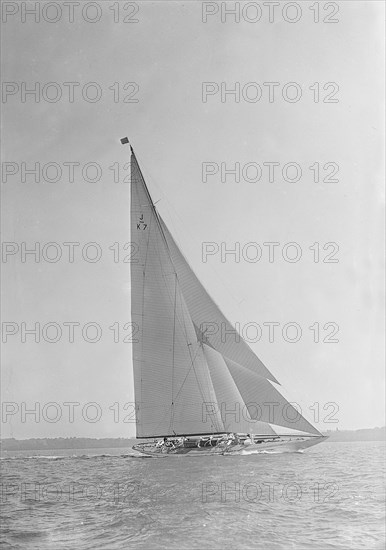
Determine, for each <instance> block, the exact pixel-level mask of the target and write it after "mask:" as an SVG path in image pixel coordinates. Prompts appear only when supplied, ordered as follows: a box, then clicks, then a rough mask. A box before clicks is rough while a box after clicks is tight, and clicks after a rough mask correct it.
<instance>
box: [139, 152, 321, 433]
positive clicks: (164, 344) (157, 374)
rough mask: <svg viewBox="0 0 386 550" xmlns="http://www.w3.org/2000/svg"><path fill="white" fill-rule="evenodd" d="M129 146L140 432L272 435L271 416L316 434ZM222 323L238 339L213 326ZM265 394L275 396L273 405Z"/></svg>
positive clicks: (218, 325)
mask: <svg viewBox="0 0 386 550" xmlns="http://www.w3.org/2000/svg"><path fill="white" fill-rule="evenodd" d="M131 152H132V156H131V246H132V250H133V254H132V257H131V316H132V322H133V324H134V327H135V334H134V338H133V371H134V392H135V404H136V422H137V424H136V426H137V437H138V438H146V437H161V436H172V435H189V434H191V435H193V434H197V435H198V434H215V433H225V432H227V433H231V432H238V433H254V434H260V435H272V434H275V433H276V432H275V431H274V430H273V428H272V427H271V426H270V424H275V425H278V426H284V427H290V428H293V429H294V430H299V431H304V432H307V433H309V434H319V432H318V431H317V430H316V429H315V428H314V427H313V426H312V425H311V424H309V423H308V422H307V420H306V419H304V418H303V417H302V416H301V415H300V414H296V413H297V411H296V410H295V409H294V408H293V407H292V405H291V404H290V403H288V401H286V400H285V398H284V397H283V396H282V395H281V394H280V393H279V392H278V390H277V389H276V388H275V387H274V386H273V384H272V383H271V382H276V383H277V380H276V379H275V377H274V376H273V375H272V374H271V373H270V371H269V370H268V369H267V368H266V367H265V365H264V364H263V363H262V362H261V361H260V359H259V358H258V357H257V356H256V355H255V354H254V353H253V351H252V350H251V348H249V346H248V345H247V344H246V342H244V340H243V339H242V338H241V336H240V335H239V334H238V333H237V332H236V331H235V329H234V328H233V326H232V325H231V323H229V321H228V320H227V319H226V317H225V316H224V315H223V313H222V312H221V311H220V309H219V308H218V306H217V305H216V304H215V303H214V302H213V300H212V299H211V297H210V296H209V294H208V293H207V292H206V290H205V289H204V287H203V286H202V285H201V283H200V282H199V280H198V279H197V277H196V276H195V274H194V273H193V271H192V270H191V268H190V266H189V264H188V263H187V261H186V260H185V258H184V257H183V255H182V254H181V252H180V250H179V248H178V246H177V244H176V243H175V241H174V239H173V238H172V236H171V234H170V232H169V230H168V228H167V226H166V224H165V223H164V222H163V220H162V219H161V217H160V216H159V214H158V212H157V211H156V209H155V207H154V204H153V202H152V199H151V197H150V194H149V191H148V189H147V186H146V183H145V180H144V178H143V175H142V172H141V169H140V167H139V165H138V161H137V159H136V156H135V154H134V151H133V149H131ZM221 324H223V326H225V328H226V330H227V334H232V333H234V338H233V339H232V338H228V339H225V340H224V339H223V338H221V337H219V335H218V331H216V330H213V327H214V329H216V327H220V326H222V325H221ZM208 326H209V327H210V330H207V327H208ZM264 403H265V404H267V403H277V405H276V408H275V406H273V405H270V407H269V411H268V412H267V410H266V405H264ZM251 404H253V405H254V406H255V408H253V406H252V405H251ZM258 407H260V409H259V408H258ZM272 407H273V410H274V415H273V416H272ZM256 410H257V411H258V413H259V414H255V411H256Z"/></svg>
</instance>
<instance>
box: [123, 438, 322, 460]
mask: <svg viewBox="0 0 386 550" xmlns="http://www.w3.org/2000/svg"><path fill="white" fill-rule="evenodd" d="M326 439H327V437H325V436H320V437H309V438H306V437H294V438H279V439H275V440H267V441H262V442H261V443H259V444H250V445H244V444H241V445H232V446H225V447H224V446H223V445H216V446H214V447H193V448H186V447H183V446H181V447H176V448H172V447H165V446H157V443H156V442H152V443H139V444H138V445H134V446H133V449H134V450H135V451H139V452H140V453H142V454H145V455H147V456H149V455H150V456H155V457H159V458H164V457H166V456H186V455H189V456H208V455H224V456H225V455H252V454H263V453H269V454H279V453H296V452H301V451H303V450H305V449H308V448H309V447H313V446H314V445H317V444H318V443H322V442H323V441H325V440H326Z"/></svg>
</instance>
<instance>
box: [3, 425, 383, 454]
mask: <svg viewBox="0 0 386 550" xmlns="http://www.w3.org/2000/svg"><path fill="white" fill-rule="evenodd" d="M323 434H324V435H327V436H328V437H329V440H328V441H329V442H332V443H333V442H338V441H384V440H385V436H386V428H385V427H382V428H368V429H362V430H336V431H327V432H323ZM134 441H136V439H135V438H123V437H120V438H101V439H96V438H88V437H57V438H34V439H11V438H9V439H2V440H1V450H2V451H32V450H33V451H40V450H55V449H94V448H98V449H106V448H110V449H111V448H118V449H119V448H122V447H131V446H132V445H133V443H134Z"/></svg>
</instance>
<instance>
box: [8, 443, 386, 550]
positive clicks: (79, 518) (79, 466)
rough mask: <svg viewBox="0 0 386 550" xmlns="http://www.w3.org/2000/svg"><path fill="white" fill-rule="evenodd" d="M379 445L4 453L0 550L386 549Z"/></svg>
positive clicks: (381, 447)
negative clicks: (241, 451)
mask: <svg viewBox="0 0 386 550" xmlns="http://www.w3.org/2000/svg"><path fill="white" fill-rule="evenodd" d="M384 451H385V445H384V443H383V442H380V441H367V442H344V443H339V442H328V441H326V442H324V443H321V444H320V445H317V446H315V447H313V448H310V449H308V450H306V451H305V452H297V453H283V454H254V455H244V456H241V455H233V456H196V457H189V456H186V455H185V456H179V457H170V456H169V457H168V456H166V457H164V458H146V457H145V456H141V455H140V454H138V453H136V452H135V451H132V450H131V449H129V448H128V449H116V448H115V449H71V450H56V451H19V452H12V454H10V453H3V456H2V460H1V469H2V476H3V479H2V495H1V505H2V525H1V527H2V535H1V537H2V538H1V544H2V546H1V547H2V548H3V549H8V548H12V549H13V548H14V549H16V548H20V549H31V550H32V549H36V550H46V549H49V550H61V549H66V550H67V549H68V550H70V549H71V550H98V549H107V550H127V549H143V550H152V549H164V548H165V549H168V550H171V549H178V550H185V549H186V550H192V549H196V548H197V549H213V550H217V549H218V550H227V549H229V550H234V549H235V550H243V549H253V550H256V549H264V550H289V549H296V550H303V549H304V550H311V549H320V550H328V549H344V550H356V549H358V550H359V549H364V550H369V549H378V550H381V549H383V548H385V498H384V497H385V471H384V464H385V462H384Z"/></svg>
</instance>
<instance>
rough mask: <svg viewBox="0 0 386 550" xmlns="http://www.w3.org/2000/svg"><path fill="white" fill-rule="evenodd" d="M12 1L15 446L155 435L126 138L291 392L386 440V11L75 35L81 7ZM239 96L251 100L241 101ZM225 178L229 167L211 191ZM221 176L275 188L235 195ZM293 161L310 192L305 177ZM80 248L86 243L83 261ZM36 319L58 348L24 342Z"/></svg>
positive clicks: (181, 9)
mask: <svg viewBox="0 0 386 550" xmlns="http://www.w3.org/2000/svg"><path fill="white" fill-rule="evenodd" d="M3 4H6V5H7V6H6V7H4V5H3V10H6V11H3V14H2V16H3V24H2V26H3V37H2V50H3V51H2V67H3V69H2V73H3V99H2V101H3V103H2V107H1V109H2V119H3V122H2V137H3V140H2V161H3V164H2V169H3V172H2V193H3V206H2V219H3V221H2V241H3V262H2V273H3V285H2V304H3V305H2V319H3V336H2V337H3V352H2V371H1V379H2V400H3V405H2V407H3V408H2V422H1V431H2V437H15V438H21V439H23V438H28V437H73V436H80V437H129V436H133V435H134V433H135V424H134V422H133V418H132V410H133V407H132V402H133V400H134V396H133V375H132V362H131V345H130V342H125V341H124V340H125V338H126V340H127V339H130V326H128V325H126V324H127V323H130V264H129V263H128V262H127V261H124V260H125V258H126V259H127V254H128V253H129V252H130V249H126V250H125V249H124V245H125V243H128V242H129V241H130V231H129V223H130V202H129V192H130V185H129V178H128V175H129V170H128V165H127V163H128V162H129V159H130V149H129V147H128V145H121V143H120V138H122V137H124V136H128V137H129V140H130V142H131V143H132V144H133V146H134V149H135V151H136V155H137V158H138V161H139V163H140V165H141V167H142V171H143V173H144V176H145V178H146V181H147V184H148V187H149V190H150V193H151V194H152V197H153V200H154V201H155V202H156V201H159V202H158V203H157V208H158V210H159V212H160V213H161V215H162V217H163V218H164V220H165V222H166V223H167V225H168V227H169V228H170V230H171V232H172V233H173V235H174V236H175V238H176V241H177V242H178V244H179V246H180V247H181V249H182V250H183V252H184V254H185V256H186V257H187V259H188V261H189V263H190V265H191V266H192V267H193V269H194V271H195V273H196V274H197V275H198V277H199V278H200V280H201V281H202V283H203V284H204V286H205V287H206V289H207V290H208V292H209V293H210V295H211V296H212V297H213V299H214V300H215V302H216V303H217V304H219V305H220V307H221V309H222V310H223V312H224V313H225V314H226V316H227V317H228V319H229V320H230V321H232V322H233V323H239V324H240V327H241V329H242V330H243V329H244V327H246V326H247V325H248V323H253V324H254V326H256V324H257V325H259V326H260V327H261V329H262V333H261V338H260V340H259V341H257V342H251V343H250V346H251V348H252V349H253V350H254V352H255V353H256V354H257V355H258V356H259V357H260V358H261V359H262V361H263V362H264V363H265V364H266V365H267V367H268V368H269V370H270V371H271V372H272V373H273V374H274V376H275V377H276V378H277V379H278V380H279V381H280V382H281V384H282V390H281V391H283V393H284V394H285V395H286V396H287V397H288V398H289V399H290V400H292V401H295V402H297V403H298V404H299V405H300V406H301V407H302V412H303V415H304V416H306V418H308V419H309V420H310V421H311V422H313V423H314V425H315V426H316V427H317V428H318V429H319V430H328V429H333V430H335V429H336V428H338V429H358V428H366V427H374V426H381V425H384V366H383V365H384V357H383V349H384V345H383V342H384V336H383V335H384V324H383V308H382V304H383V300H384V296H383V286H382V270H383V249H384V248H383V247H384V243H383V233H382V226H383V201H384V197H383V191H382V171H383V150H384V142H383V131H382V124H381V121H382V120H383V110H382V109H383V108H382V99H381V98H383V91H384V90H383V59H382V54H381V51H383V48H382V34H383V33H382V22H383V19H384V18H383V3H382V2H376V1H374V2H372V1H370V2H360V1H355V2H351V1H346V2H339V12H338V13H337V14H335V15H334V14H332V12H331V13H330V11H331V8H328V7H327V6H326V3H325V2H320V3H319V4H320V14H319V22H315V21H314V18H315V17H316V14H315V11H312V10H311V9H310V6H311V5H312V4H313V3H312V2H299V3H298V4H297V5H298V6H300V9H301V13H300V12H299V11H296V12H295V11H294V9H295V8H293V7H292V8H291V7H285V5H286V4H288V2H281V3H280V6H279V7H276V8H275V9H276V10H277V11H275V12H274V15H273V16H272V22H270V20H269V13H268V7H267V6H264V5H263V3H262V2H257V3H256V4H257V5H258V6H259V7H260V9H261V17H260V20H259V21H256V22H251V21H250V20H251V19H252V18H253V17H254V15H253V14H252V12H246V13H245V12H243V11H242V10H241V13H240V21H239V22H235V20H234V16H231V15H227V14H226V13H225V12H224V10H225V7H224V6H225V4H224V3H221V2H218V3H216V2H210V3H207V4H205V5H202V4H201V2H164V1H159V2H150V1H149V2H136V3H128V4H127V9H126V11H125V9H124V6H126V3H123V2H122V3H120V4H119V11H117V3H113V2H109V1H103V2H93V3H89V4H90V7H89V8H87V10H86V11H83V12H82V10H81V9H79V7H78V8H74V10H75V11H74V18H73V19H74V21H73V22H69V20H68V19H69V15H68V12H67V11H65V6H64V4H62V3H61V2H58V3H57V5H60V6H61V7H62V12H61V13H59V12H55V11H54V10H56V8H55V6H52V5H51V7H48V6H45V3H44V2H36V3H35V2H33V3H30V2H27V5H28V6H29V7H30V6H31V5H32V4H34V5H35V4H36V5H37V6H38V8H37V9H38V15H36V14H29V15H28V14H25V13H24V14H23V13H22V8H21V5H20V4H17V3H15V2H4V3H3ZM51 4H52V3H51ZM330 4H331V3H330ZM332 4H334V5H335V4H336V5H338V3H332ZM227 5H228V8H229V7H230V6H233V5H234V3H231V2H230V3H228V4H227ZM241 5H242V6H243V5H244V4H243V3H241ZM83 6H84V5H83ZM240 9H241V8H240ZM66 10H67V8H66ZM114 10H115V11H114ZM283 10H284V11H283ZM203 12H205V13H208V15H207V17H206V22H204V21H203V19H205V17H203ZM209 12H213V14H210V13H209ZM222 12H223V13H222ZM283 13H284V15H283ZM38 17H40V20H39V19H38ZM221 17H222V18H223V21H221ZM23 18H24V20H23ZM55 19H58V20H57V21H56V22H55V21H54V20H55ZM87 19H88V20H87ZM94 19H95V22H91V21H92V20H94ZM96 19H99V20H96ZM128 19H129V20H130V21H132V20H133V19H136V20H137V22H128ZM248 19H249V20H248ZM285 19H292V20H294V19H298V20H297V21H296V22H292V23H291V22H289V21H286V20H285ZM323 19H337V21H336V22H335V23H328V22H327V21H323ZM125 21H126V22H125ZM4 82H5V83H7V84H4ZM268 82H274V83H277V85H275V87H274V88H273V90H274V94H275V95H274V96H273V98H271V99H272V101H270V100H269V95H268V92H269V87H268V85H267V84H266V85H264V83H268ZM48 83H51V84H50V85H49V86H47V84H48ZM52 83H53V84H52ZM65 83H67V84H65ZM68 83H74V84H72V89H73V91H74V98H73V101H70V100H69V99H70V96H69V90H70V88H71V86H70V85H69V84H68ZM89 83H94V84H91V85H90V84H89ZM203 83H204V84H203ZM205 83H210V84H205ZM221 83H223V84H221ZM236 83H238V84H236ZM248 83H249V86H246V85H247V84H248ZM288 83H296V85H292V87H291V86H287V87H286V85H287V84H288ZM315 83H317V84H315ZM328 83H334V84H328ZM35 86H38V87H37V88H36V89H37V92H36V95H33V94H25V90H26V89H31V88H33V87H35ZM237 86H240V97H239V100H238V101H236V100H235V95H234V94H233V95H232V94H231V93H228V94H226V93H225V92H226V91H230V90H231V89H235V87H237ZM310 86H311V87H312V88H311V89H310ZM203 89H204V90H207V91H211V90H212V92H213V93H212V94H209V95H206V96H203ZM217 89H218V92H217V91H216V90H217ZM221 89H222V90H223V97H222V98H221ZM259 89H260V90H261V98H260V99H259V100H258V101H253V97H254V95H253V93H254V92H255V93H257V92H258V91H259ZM299 89H300V90H301V97H299V100H298V101H296V102H295V101H291V100H292V99H293V98H294V97H295V95H294V94H295V93H299ZM256 90H257V92H256ZM60 94H61V96H60ZM95 94H99V95H100V98H99V99H98V98H97V97H96V95H95ZM283 94H284V96H283ZM317 94H318V95H317ZM94 98H96V99H97V100H95V101H94ZM55 99H57V101H54V100H55ZM222 99H223V101H222ZM236 99H237V98H236ZM135 100H137V101H135ZM316 100H317V101H316ZM332 100H335V101H332ZM269 162H275V163H279V165H276V166H278V168H277V171H275V177H274V178H272V179H273V181H269V177H268V176H269V174H268V168H269V165H268V164H267V163H269ZM35 163H39V164H38V169H39V170H38V175H37V176H36V179H37V181H35V177H34V176H33V175H31V174H30V173H25V168H27V169H30V168H32V167H33V166H35ZM74 163H77V164H74ZM203 163H211V164H210V165H206V166H211V167H212V169H213V170H214V169H216V166H218V173H216V174H214V175H209V176H208V177H207V178H206V181H205V178H203V176H202V171H203ZM221 163H224V164H223V166H224V167H225V168H228V169H231V168H232V166H234V165H235V163H240V166H241V168H242V167H244V166H245V165H246V164H248V163H255V164H254V165H252V166H256V164H258V165H259V166H260V168H261V170H262V175H261V178H260V180H259V181H247V179H248V178H249V179H253V173H252V172H250V171H247V172H244V173H243V172H242V171H241V172H242V173H241V177H240V181H235V177H234V176H232V174H229V175H228V176H227V178H226V179H225V178H223V179H225V181H221V169H220V168H221ZM264 163H266V164H264ZM287 163H296V165H297V166H300V168H301V173H302V175H301V177H300V179H299V181H286V180H285V179H283V176H282V168H283V166H284V165H286V164H287ZM315 163H319V164H318V165H316V164H315ZM327 163H331V164H327ZM310 166H313V167H314V168H313V169H310V168H309V167H310ZM58 167H59V168H58ZM118 167H119V170H118ZM317 167H319V172H320V173H319V181H315V179H317V178H316V176H315V173H316V168H317ZM336 168H338V171H337V172H336ZM71 169H73V173H74V177H73V178H71V177H70V175H71V174H70V172H71ZM207 169H208V170H209V169H210V168H207ZM252 169H253V168H252ZM275 170H276V169H275ZM288 170H289V171H288V172H285V174H286V175H287V180H291V179H292V180H296V179H297V178H296V177H295V175H296V174H295V172H294V171H293V170H294V168H290V167H288ZM291 170H292V171H291ZM118 171H119V173H118ZM333 171H335V172H336V173H335V175H331V174H332V172H333ZM245 173H246V174H247V177H244V175H243V174H245ZM56 174H58V177H56ZM251 174H252V176H251ZM328 174H330V180H337V181H329V180H328V179H327V181H323V179H326V176H328ZM114 178H115V179H118V181H114ZM70 180H71V181H70ZM93 180H95V181H93ZM273 242H275V243H279V244H278V245H277V246H276V247H275V249H274V252H275V255H274V257H273V258H271V259H273V261H269V255H268V251H269V246H268V245H267V244H265V245H264V244H263V243H273ZM7 243H8V244H7ZM22 243H25V244H24V245H23V244H22ZM35 243H39V244H38V246H39V247H40V251H39V252H38V254H37V256H36V257H34V256H33V255H31V254H27V255H24V253H23V251H24V250H25V248H27V249H31V248H33V247H34V246H35ZM47 243H56V244H55V245H51V247H48V246H47ZM64 243H79V245H72V246H73V248H72V250H73V255H74V258H73V261H69V259H70V256H69V251H70V250H71V245H69V244H67V245H65V244H64ZM87 243H96V245H88V246H87ZM114 243H115V244H114ZM205 243H211V244H209V245H208V244H205ZM213 243H214V244H213ZM221 243H223V244H221ZM235 243H239V244H235ZM247 243H255V244H253V245H252V248H250V249H249V251H250V252H251V254H252V252H253V250H259V248H258V246H257V245H259V246H260V250H261V251H262V255H261V258H260V260H259V261H256V262H251V261H249V256H248V251H247V252H245V250H246V249H245V248H244V247H245V245H246V244H247ZM287 243H296V247H292V248H291V247H289V248H288V247H286V244H287ZM315 243H317V244H315ZM327 243H333V244H332V245H331V244H330V245H328V244H327ZM85 245H86V246H85ZM238 246H239V247H240V250H241V251H244V252H242V253H241V254H240V258H236V257H235V256H234V255H233V256H232V255H231V254H227V255H224V249H227V250H230V249H232V248H233V249H234V248H235V247H238ZM23 247H24V248H23ZM208 247H209V248H208ZM310 247H312V248H311V249H310ZM323 247H325V248H323ZM203 249H205V250H212V251H214V253H213V254H211V255H208V256H206V257H204V256H203ZM221 250H223V254H221ZM299 250H300V252H301V257H300V258H299V261H297V262H291V261H289V260H288V258H290V259H291V258H292V254H294V253H295V251H296V252H297V253H299ZM283 253H284V256H285V255H286V254H287V256H285V257H283ZM317 253H318V254H319V256H318V259H319V261H315V260H316V259H317V257H316V254H317ZM56 254H57V255H58V256H57V261H55V262H54V261H49V260H50V259H52V258H54V259H55V257H56V256H55V255H56ZM95 254H99V255H101V257H100V258H99V259H98V258H96V259H97V261H93V259H94V258H95ZM118 256H119V257H118ZM47 258H48V260H47ZM23 260H24V261H23ZM35 260H36V261H35ZM115 260H116V261H115ZM205 260H206V261H205ZM236 260H237V261H236ZM323 260H324V261H323ZM329 260H330V261H329ZM331 260H337V261H331ZM272 322H274V323H279V325H277V327H278V328H277V331H275V335H274V337H273V338H271V340H273V341H270V339H269V333H268V325H267V323H272ZM4 323H5V324H4ZM23 323H24V325H23ZM35 323H38V329H39V330H38V333H39V339H40V341H36V340H37V337H36V336H34V335H33V334H29V335H28V334H25V332H24V328H23V327H26V328H28V329H30V328H32V327H33V326H35ZM47 323H51V325H49V326H48V327H46V329H44V327H45V326H47ZM64 323H66V324H64ZM68 323H78V324H77V325H72V326H73V327H74V337H73V338H72V340H73V341H70V340H71V338H70V336H71V334H70V332H69V331H70V328H69V324H68ZM88 323H91V325H88ZM264 323H265V324H264ZM287 323H296V326H297V327H300V329H301V337H300V338H299V340H298V341H296V342H289V341H286V339H285V338H284V337H283V332H282V330H283V327H284V326H285V325H286V324H287ZM125 325H126V328H125ZM58 326H59V330H61V334H59V332H56V331H57V330H58V329H57V327H58ZM310 326H313V327H314V328H313V329H310V328H309V327H310ZM109 327H113V328H109ZM118 327H119V333H118V332H117V330H118ZM82 330H83V335H82ZM317 330H319V341H318V342H315V341H314V339H315V338H316V331H317ZM97 331H99V333H97ZM332 332H335V334H334V335H331V333H332ZM285 334H287V335H288V334H289V336H288V338H287V340H291V339H294V337H293V333H291V332H290V333H285ZM55 335H57V340H58V341H56V342H54V341H53V340H55ZM329 335H330V339H335V340H337V341H336V342H326V341H323V340H325V339H328V338H329ZM127 336H129V338H127ZM98 338H99V339H98ZM93 339H94V340H97V341H95V342H92V340H93ZM114 339H115V340H118V341H114ZM66 403H67V405H66ZM71 403H72V405H70V404H71ZM50 404H51V405H50ZM31 409H33V410H35V413H34V414H28V413H26V411H28V410H31ZM71 411H72V412H71Z"/></svg>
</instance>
